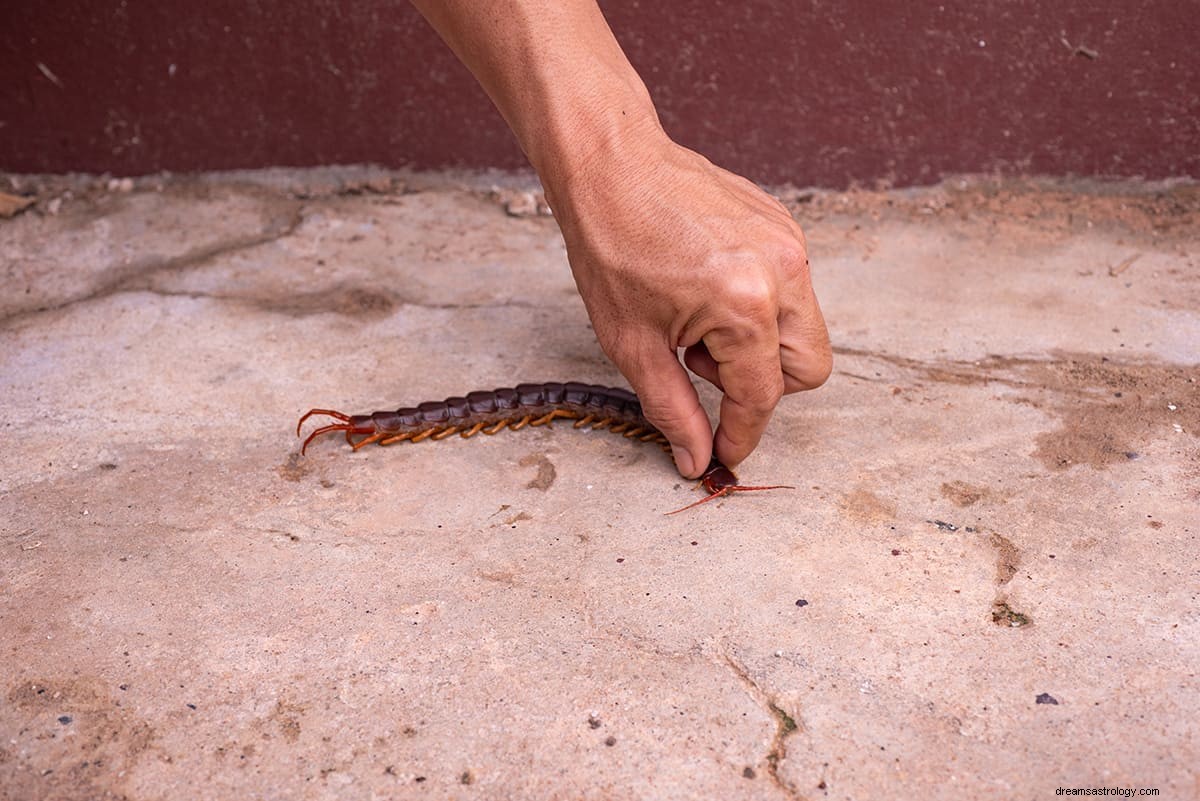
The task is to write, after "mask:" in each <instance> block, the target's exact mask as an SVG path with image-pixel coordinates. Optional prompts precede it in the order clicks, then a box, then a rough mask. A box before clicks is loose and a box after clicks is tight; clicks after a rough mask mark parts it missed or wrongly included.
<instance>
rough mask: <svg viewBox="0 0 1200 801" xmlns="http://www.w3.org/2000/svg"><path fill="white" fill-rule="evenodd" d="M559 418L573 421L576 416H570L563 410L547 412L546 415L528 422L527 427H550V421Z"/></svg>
mask: <svg viewBox="0 0 1200 801" xmlns="http://www.w3.org/2000/svg"><path fill="white" fill-rule="evenodd" d="M560 417H565V418H567V419H568V420H574V419H575V417H576V415H574V414H571V413H570V412H568V411H566V410H564V409H555V410H554V411H551V412H547V413H546V414H544V415H542V416H541V417H539V418H538V419H536V420H530V421H529V425H531V426H548V425H550V423H551V422H552V421H554V420H557V419H558V418H560Z"/></svg>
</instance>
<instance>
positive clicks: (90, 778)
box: [0, 677, 157, 798]
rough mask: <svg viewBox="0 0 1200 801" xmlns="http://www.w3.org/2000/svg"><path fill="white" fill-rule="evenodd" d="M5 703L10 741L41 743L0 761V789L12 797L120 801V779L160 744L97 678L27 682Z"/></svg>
mask: <svg viewBox="0 0 1200 801" xmlns="http://www.w3.org/2000/svg"><path fill="white" fill-rule="evenodd" d="M7 699H8V702H9V709H8V710H0V730H2V731H4V732H5V737H6V741H7V740H8V739H15V740H17V741H18V742H20V741H21V740H25V741H30V740H36V741H38V743H39V745H38V747H37V748H36V749H28V748H22V749H20V751H19V752H18V753H17V754H16V755H10V756H15V758H12V759H11V760H8V761H6V763H0V788H3V790H4V792H6V793H12V796H11V797H12V798H102V797H114V796H115V797H122V796H121V795H120V793H119V792H118V788H119V787H120V786H121V785H122V782H121V781H120V777H122V776H124V775H126V774H127V773H129V772H130V771H131V770H132V769H133V768H134V767H135V766H136V765H137V764H138V762H139V761H140V760H141V759H142V758H143V757H144V756H145V754H146V753H147V752H148V751H150V750H151V749H152V748H153V747H154V744H155V741H156V739H157V735H156V733H155V730H154V728H153V727H151V726H150V724H149V723H147V722H146V721H145V720H143V719H141V718H140V717H138V716H137V715H136V714H135V713H133V712H130V711H129V707H126V706H122V705H121V704H120V702H119V700H118V699H117V698H115V697H114V696H113V694H112V693H111V692H110V690H109V687H108V685H107V684H106V683H105V682H103V681H101V680H99V679H93V678H88V677H77V678H71V679H53V680H52V679H25V680H22V681H19V682H16V683H14V684H12V685H11V686H10V687H9V690H8V694H7ZM13 712H16V713H18V714H15V715H14V714H12V713H13ZM64 719H66V720H68V721H69V722H68V723H65V724H64V723H62V721H63V720H64ZM56 729H59V730H63V731H62V732H61V733H60V732H58V731H55V730H56ZM5 797H8V796H5Z"/></svg>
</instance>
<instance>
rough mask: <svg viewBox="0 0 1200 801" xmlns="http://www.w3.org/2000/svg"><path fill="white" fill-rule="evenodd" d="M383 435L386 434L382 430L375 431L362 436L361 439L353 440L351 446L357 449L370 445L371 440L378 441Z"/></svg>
mask: <svg viewBox="0 0 1200 801" xmlns="http://www.w3.org/2000/svg"><path fill="white" fill-rule="evenodd" d="M385 436H387V434H385V433H384V432H383V431H376V432H375V433H374V434H372V435H371V436H369V437H364V438H363V439H360V440H359V441H358V442H355V443H354V445H353V448H354V450H358V449H359V448H362V447H365V446H367V445H370V444H371V443H372V442H379V440H381V439H383V438H384V437H385Z"/></svg>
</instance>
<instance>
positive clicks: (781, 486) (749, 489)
mask: <svg viewBox="0 0 1200 801" xmlns="http://www.w3.org/2000/svg"><path fill="white" fill-rule="evenodd" d="M727 489H728V490H729V491H730V492H757V491H758V490H769V489H795V487H793V486H792V485H791V484H772V485H771V486H769V487H743V486H741V485H740V484H739V485H738V486H736V487H728V488H727Z"/></svg>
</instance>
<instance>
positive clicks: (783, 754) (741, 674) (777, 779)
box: [720, 651, 805, 801]
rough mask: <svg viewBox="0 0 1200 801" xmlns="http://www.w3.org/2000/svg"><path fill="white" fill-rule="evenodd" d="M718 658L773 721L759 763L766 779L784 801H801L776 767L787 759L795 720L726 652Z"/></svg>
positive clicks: (802, 800) (801, 797)
mask: <svg viewBox="0 0 1200 801" xmlns="http://www.w3.org/2000/svg"><path fill="white" fill-rule="evenodd" d="M720 656H721V661H722V662H724V664H725V666H726V667H728V668H729V669H730V670H731V671H733V674H734V675H735V676H737V678H738V680H739V681H740V682H741V683H742V686H743V687H745V688H746V692H747V694H749V696H750V697H751V698H753V699H754V700H755V701H756V702H757V703H758V705H759V706H761V707H762V708H763V709H765V710H766V711H767V712H768V713H769V714H770V715H771V717H772V718H774V719H775V734H774V735H773V736H772V738H771V744H770V746H769V748H768V750H767V753H766V756H764V757H763V761H764V762H766V764H767V775H768V776H770V777H771V782H772V783H773V784H774V785H775V786H776V787H778V788H779V789H780V791H782V792H783V793H784V794H786V795H787V797H788V798H791V799H794V801H805V797H804V796H803V795H802V794H801V793H800V791H799V790H797V789H796V788H795V787H793V786H792V785H791V784H789V783H788V782H786V781H785V780H784V779H783V778H782V777H781V776H780V775H779V765H780V763H782V762H783V760H785V759H787V738H788V736H789V735H791V734H792V733H793V732H796V731H798V730H799V728H800V727H799V726H798V725H797V723H796V719H795V718H793V717H792V716H791V715H790V714H788V713H787V711H786V710H784V708H783V707H782V706H781V705H780V704H779V701H778V700H777V699H776V698H775V696H773V695H771V694H770V693H768V692H767V691H766V690H764V689H763V688H762V687H760V686H759V684H758V682H756V681H755V680H754V679H753V678H752V677H751V676H750V671H748V670H746V666H745V665H743V664H741V663H740V662H738V661H737V660H736V659H734V658H733V657H732V656H730V654H729V653H728V652H726V651H721V652H720Z"/></svg>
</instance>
